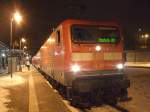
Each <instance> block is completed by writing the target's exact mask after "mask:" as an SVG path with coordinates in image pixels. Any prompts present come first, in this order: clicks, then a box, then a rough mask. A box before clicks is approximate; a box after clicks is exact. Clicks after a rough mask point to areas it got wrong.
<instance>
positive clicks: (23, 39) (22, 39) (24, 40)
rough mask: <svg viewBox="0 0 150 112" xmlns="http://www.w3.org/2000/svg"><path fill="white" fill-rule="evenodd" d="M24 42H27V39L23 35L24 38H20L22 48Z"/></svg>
mask: <svg viewBox="0 0 150 112" xmlns="http://www.w3.org/2000/svg"><path fill="white" fill-rule="evenodd" d="M23 43H26V39H25V38H23V37H22V38H21V39H20V50H21V49H22V44H23Z"/></svg>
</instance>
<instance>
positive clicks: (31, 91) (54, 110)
mask: <svg viewBox="0 0 150 112" xmlns="http://www.w3.org/2000/svg"><path fill="white" fill-rule="evenodd" d="M60 100H62V97H60V95H59V93H57V91H54V90H53V89H52V88H51V87H50V85H49V84H48V83H47V82H46V80H45V79H44V77H43V76H42V75H41V74H40V73H39V72H37V70H36V69H35V68H34V67H31V69H30V71H28V70H27V68H26V67H24V68H23V71H22V72H16V73H13V77H12V78H11V77H10V75H3V76H0V112H69V110H68V108H67V107H66V106H65V104H64V103H63V102H60Z"/></svg>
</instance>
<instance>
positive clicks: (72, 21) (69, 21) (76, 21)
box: [61, 19, 120, 26]
mask: <svg viewBox="0 0 150 112" xmlns="http://www.w3.org/2000/svg"><path fill="white" fill-rule="evenodd" d="M61 24H93V25H98V24H99V25H110V26H120V24H119V22H117V21H114V20H105V21H104V20H86V19H66V20H64V21H63V22H62V23H61Z"/></svg>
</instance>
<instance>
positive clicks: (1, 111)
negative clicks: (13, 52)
mask: <svg viewBox="0 0 150 112" xmlns="http://www.w3.org/2000/svg"><path fill="white" fill-rule="evenodd" d="M22 83H24V79H23V78H22V77H21V76H19V74H18V73H15V74H14V75H13V78H11V77H10V75H9V76H1V77H0V112H8V111H9V110H10V108H9V107H7V106H8V105H7V104H8V103H9V102H11V99H10V98H9V96H10V95H11V94H10V91H9V89H11V87H13V86H16V85H19V84H22Z"/></svg>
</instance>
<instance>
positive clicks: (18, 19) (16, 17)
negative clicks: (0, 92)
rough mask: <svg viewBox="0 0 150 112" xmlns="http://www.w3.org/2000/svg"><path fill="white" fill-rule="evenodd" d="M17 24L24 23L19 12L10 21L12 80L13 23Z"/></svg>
mask: <svg viewBox="0 0 150 112" xmlns="http://www.w3.org/2000/svg"><path fill="white" fill-rule="evenodd" d="M14 21H15V22H16V23H18V24H20V22H21V21H22V16H21V15H20V13H19V12H17V11H16V12H15V13H14V15H13V17H12V18H11V19H10V52H11V55H10V57H11V78H12V76H13V73H12V72H13V71H12V47H13V46H12V43H13V37H12V34H13V22H14Z"/></svg>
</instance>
